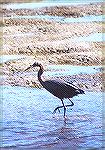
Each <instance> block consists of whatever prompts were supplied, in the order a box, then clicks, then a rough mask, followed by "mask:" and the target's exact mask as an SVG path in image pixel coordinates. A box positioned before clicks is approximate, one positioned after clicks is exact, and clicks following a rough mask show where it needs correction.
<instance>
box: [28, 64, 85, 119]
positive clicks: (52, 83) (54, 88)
mask: <svg viewBox="0 0 105 150" xmlns="http://www.w3.org/2000/svg"><path fill="white" fill-rule="evenodd" d="M33 67H40V69H39V71H38V80H39V82H40V83H41V85H42V86H43V87H44V88H45V89H46V90H47V91H49V92H50V93H52V94H53V95H54V96H56V97H58V98H59V99H60V100H61V102H62V106H59V107H57V108H55V110H54V113H55V112H56V111H57V110H59V108H62V107H63V108H64V117H65V114H66V107H68V106H73V105H74V103H73V102H72V101H71V100H70V98H72V97H74V96H76V95H78V94H84V91H83V90H81V89H79V88H78V87H76V86H74V85H73V84H70V83H68V82H65V81H62V80H46V81H43V80H42V78H41V75H42V74H43V72H44V69H43V66H42V65H41V64H39V63H36V62H35V63H34V64H33V65H31V66H30V67H28V68H27V69H25V71H26V70H28V69H30V68H33ZM64 98H68V99H69V100H70V102H71V104H70V105H64V102H63V99H64Z"/></svg>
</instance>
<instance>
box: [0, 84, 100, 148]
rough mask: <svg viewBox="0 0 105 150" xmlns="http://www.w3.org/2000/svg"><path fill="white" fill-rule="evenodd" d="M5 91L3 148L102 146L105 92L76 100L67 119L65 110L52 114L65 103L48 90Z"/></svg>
mask: <svg viewBox="0 0 105 150" xmlns="http://www.w3.org/2000/svg"><path fill="white" fill-rule="evenodd" d="M1 91H3V95H2V100H3V103H2V105H3V119H2V121H3V122H1V131H0V132H2V135H3V141H1V142H2V143H1V144H2V147H4V148H6V147H7V148H8V149H10V148H12V149H15V148H16V149H17V148H18V149H19V150H20V149H41V150H42V149H43V150H45V149H51V150H53V149H55V150H56V149H61V150H64V149H70V148H72V149H83V150H84V149H86V148H87V149H88V148H101V147H102V138H103V137H102V136H103V135H102V98H103V94H102V92H86V94H85V95H80V96H77V97H74V98H73V99H72V100H73V102H74V103H75V105H74V106H73V107H72V108H68V109H67V113H66V115H67V118H66V119H64V118H63V109H61V112H60V113H58V112H57V113H56V114H52V112H53V110H54V108H55V107H57V106H59V105H61V102H60V100H59V99H58V98H56V97H54V96H53V95H52V94H50V93H49V92H47V91H46V90H44V89H37V88H25V87H11V86H3V87H1ZM65 103H66V104H69V101H68V100H65ZM2 149H3V148H2Z"/></svg>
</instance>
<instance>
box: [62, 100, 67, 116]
mask: <svg viewBox="0 0 105 150" xmlns="http://www.w3.org/2000/svg"><path fill="white" fill-rule="evenodd" d="M61 101H62V104H63V107H64V117H65V114H66V107H65V105H64V102H63V100H62V99H61Z"/></svg>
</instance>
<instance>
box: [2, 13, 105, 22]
mask: <svg viewBox="0 0 105 150" xmlns="http://www.w3.org/2000/svg"><path fill="white" fill-rule="evenodd" d="M4 18H5V19H10V18H12V19H15V18H18V19H24V18H25V19H37V18H38V19H47V20H53V21H57V22H62V23H71V22H73V23H74V22H92V21H103V18H104V15H103V16H102V15H99V16H98V15H97V16H95V15H89V16H84V17H78V18H68V17H61V16H49V15H35V16H29V15H28V16H11V17H4Z"/></svg>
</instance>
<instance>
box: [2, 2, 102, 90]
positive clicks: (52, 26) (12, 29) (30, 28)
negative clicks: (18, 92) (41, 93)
mask: <svg viewBox="0 0 105 150" xmlns="http://www.w3.org/2000/svg"><path fill="white" fill-rule="evenodd" d="M102 5H103V3H93V4H92V3H91V4H85V5H77V6H54V7H45V8H44V7H43V8H39V9H37V8H36V9H10V10H8V9H6V8H3V9H1V12H2V13H3V50H2V51H1V54H2V55H5V54H6V55H25V56H30V58H28V59H27V58H26V59H21V60H14V61H10V62H6V63H3V65H2V64H1V66H3V69H2V74H3V75H4V76H5V77H4V81H3V84H10V85H19V86H33V87H36V86H39V83H38V82H37V77H33V76H32V77H31V76H30V77H29V76H27V75H26V77H24V75H23V76H22V77H21V76H19V75H14V74H15V72H21V71H24V67H25V66H29V65H30V64H32V63H33V61H40V62H42V64H44V65H45V64H46V65H49V64H70V65H79V66H83V65H84V66H90V65H99V66H102V65H103V63H104V61H105V57H104V56H103V55H102V54H103V51H102V48H103V44H104V42H103V41H102V42H97V41H96V42H95V41H93V42H92V41H77V40H73V39H75V38H77V39H78V38H79V37H84V38H85V37H87V36H89V35H91V34H95V33H102V32H103V31H104V29H103V26H102V22H100V21H93V22H78V23H61V22H56V21H54V20H48V19H41V18H40V19H38V18H34V19H32V18H31V19H30V18H29V19H27V18H26V19H24V18H23V19H22V18H20V19H19V18H13V17H15V16H17V15H18V16H25V15H39V14H40V15H50V16H51V15H52V16H63V17H71V18H77V19H78V17H83V16H87V15H95V16H97V15H102ZM7 17H11V18H7ZM102 76H103V72H100V73H99V74H95V75H94V74H93V75H91V77H90V75H85V76H84V75H77V76H76V78H77V79H78V81H79V82H78V83H76V84H78V85H79V84H81V80H82V78H88V79H89V80H91V78H92V80H91V82H89V80H87V81H86V83H85V86H87V89H94V90H102ZM97 77H98V78H99V79H98V82H99V84H97V86H94V84H95V79H93V78H97ZM32 78H33V82H32V81H31V80H32ZM70 78H71V77H70ZM72 78H74V77H73V76H72ZM93 80H94V81H93ZM92 82H93V83H94V84H93V86H91V85H92ZM88 84H89V85H88ZM85 86H83V88H84V89H86V87H85Z"/></svg>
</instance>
